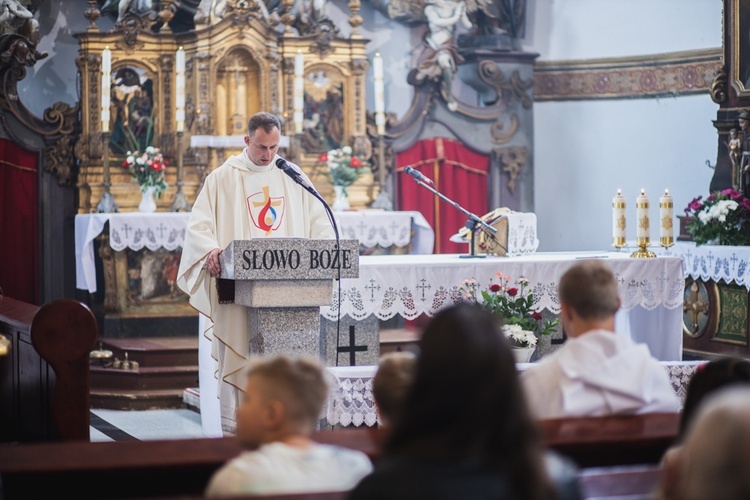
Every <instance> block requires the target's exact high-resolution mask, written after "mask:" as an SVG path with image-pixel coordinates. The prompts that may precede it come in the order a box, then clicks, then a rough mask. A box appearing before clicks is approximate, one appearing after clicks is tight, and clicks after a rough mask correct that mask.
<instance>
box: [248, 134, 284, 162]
mask: <svg viewBox="0 0 750 500" xmlns="http://www.w3.org/2000/svg"><path fill="white" fill-rule="evenodd" d="M245 144H247V156H248V157H249V158H250V160H251V161H252V162H253V163H255V164H256V165H260V166H266V165H268V164H269V163H271V160H273V157H274V156H276V151H278V150H279V129H278V128H276V127H274V128H272V129H271V131H270V132H266V131H265V130H263V129H262V128H259V129H257V130H256V131H255V132H253V135H246V136H245Z"/></svg>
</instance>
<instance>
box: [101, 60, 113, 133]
mask: <svg viewBox="0 0 750 500" xmlns="http://www.w3.org/2000/svg"><path fill="white" fill-rule="evenodd" d="M111 71H112V52H111V51H110V50H109V46H106V47H105V48H104V50H103V51H102V85H101V87H102V92H101V129H102V132H109V105H110V101H109V99H110V92H111V77H110V73H111Z"/></svg>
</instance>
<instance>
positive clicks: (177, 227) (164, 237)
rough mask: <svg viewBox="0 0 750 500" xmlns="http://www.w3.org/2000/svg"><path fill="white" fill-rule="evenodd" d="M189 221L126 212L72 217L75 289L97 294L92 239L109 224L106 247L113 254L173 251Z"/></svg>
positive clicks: (179, 216) (163, 214)
mask: <svg viewBox="0 0 750 500" xmlns="http://www.w3.org/2000/svg"><path fill="white" fill-rule="evenodd" d="M189 217H190V214H189V213H185V212H153V213H143V212H126V213H114V214H79V215H76V217H75V241H76V288H79V289H81V290H88V291H89V292H91V293H94V292H96V290H97V285H96V266H95V264H94V239H96V237H97V236H99V234H100V233H101V232H102V230H103V229H104V224H106V223H107V222H109V246H111V247H112V249H113V250H116V251H118V252H119V251H122V250H125V249H126V248H130V249H131V250H141V249H142V248H144V247H145V248H148V249H149V250H158V249H159V248H165V249H166V250H174V249H176V248H179V247H182V245H183V243H184V242H185V228H186V227H187V221H188V218H189Z"/></svg>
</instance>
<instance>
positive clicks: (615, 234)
mask: <svg viewBox="0 0 750 500" xmlns="http://www.w3.org/2000/svg"><path fill="white" fill-rule="evenodd" d="M626 206H627V203H626V200H625V197H624V196H623V195H622V192H621V191H620V190H619V189H618V190H617V195H616V196H615V197H614V198H612V245H613V246H615V247H624V246H625V241H626V238H627V233H626V231H625V228H626V218H625V208H626Z"/></svg>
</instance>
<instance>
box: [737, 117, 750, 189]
mask: <svg viewBox="0 0 750 500" xmlns="http://www.w3.org/2000/svg"><path fill="white" fill-rule="evenodd" d="M738 122H739V124H740V130H742V157H741V159H740V168H739V176H740V182H739V190H740V191H741V192H742V193H743V194H744V195H745V196H750V113H748V112H747V111H742V112H741V113H740V114H739V117H738Z"/></svg>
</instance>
